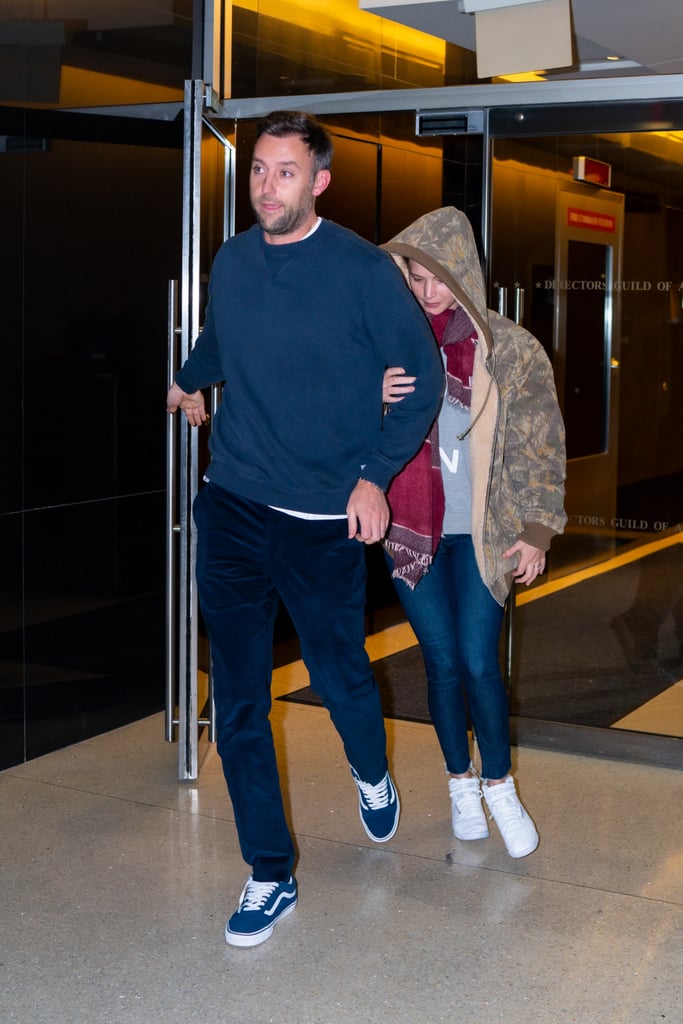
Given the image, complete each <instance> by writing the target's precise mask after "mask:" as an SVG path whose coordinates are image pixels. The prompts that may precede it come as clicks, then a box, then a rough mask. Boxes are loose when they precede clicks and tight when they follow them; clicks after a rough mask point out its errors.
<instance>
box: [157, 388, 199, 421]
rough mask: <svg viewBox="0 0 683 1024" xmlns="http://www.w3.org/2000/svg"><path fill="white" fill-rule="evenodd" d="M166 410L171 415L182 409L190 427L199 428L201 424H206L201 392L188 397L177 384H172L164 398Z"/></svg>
mask: <svg viewBox="0 0 683 1024" xmlns="http://www.w3.org/2000/svg"><path fill="white" fill-rule="evenodd" d="M166 409H167V411H168V412H171V413H173V412H175V411H176V410H177V409H182V411H183V412H184V413H185V419H186V420H187V422H188V423H189V424H190V426H193V427H201V425H202V423H206V407H205V405H204V395H203V394H202V393H201V391H195V392H194V393H193V394H191V395H188V394H186V393H185V392H184V391H183V389H182V388H180V387H178V385H177V384H172V385H171V387H170V388H169V392H168V395H167V397H166Z"/></svg>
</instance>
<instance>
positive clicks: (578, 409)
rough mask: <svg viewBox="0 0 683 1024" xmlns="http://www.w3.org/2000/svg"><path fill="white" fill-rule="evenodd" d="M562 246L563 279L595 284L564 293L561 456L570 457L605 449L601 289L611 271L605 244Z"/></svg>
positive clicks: (581, 243)
mask: <svg viewBox="0 0 683 1024" xmlns="http://www.w3.org/2000/svg"><path fill="white" fill-rule="evenodd" d="M568 248H569V253H568V259H567V269H568V279H569V281H572V282H573V281H584V282H587V283H590V284H593V285H595V287H593V288H590V287H589V288H586V289H579V290H576V291H575V290H573V289H572V290H571V291H569V292H568V301H567V337H568V338H570V339H571V344H569V345H568V346H567V354H566V361H565V366H566V369H565V392H564V421H565V426H566V430H567V458H568V459H574V458H578V457H580V456H582V455H596V454H598V453H599V452H604V451H606V449H607V394H608V392H607V389H608V385H609V382H608V380H607V379H606V373H607V370H606V358H605V347H606V346H605V341H606V339H605V288H606V287H607V286H608V284H609V286H611V280H610V278H611V274H610V273H609V266H608V261H609V253H610V251H609V249H608V247H607V246H604V245H595V244H593V243H592V242H578V241H570V242H569V244H568Z"/></svg>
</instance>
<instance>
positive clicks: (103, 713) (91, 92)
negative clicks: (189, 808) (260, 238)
mask: <svg viewBox="0 0 683 1024" xmlns="http://www.w3.org/2000/svg"><path fill="white" fill-rule="evenodd" d="M33 7H34V8H35V5H33ZM191 7H192V4H191V0H187V2H185V0H182V2H178V0H176V2H175V3H172V4H170V5H168V4H166V5H164V10H163V11H160V10H154V11H153V10H152V9H151V8H149V6H148V5H147V6H146V8H145V6H143V5H142V4H140V3H131V2H127V0H117V2H116V3H113V2H112V3H109V2H100V0H98V2H95V0H83V2H82V3H80V4H79V3H74V4H72V5H71V6H70V11H71V12H72V17H71V19H70V20H66V21H58V20H54V19H51V20H48V19H47V15H45V14H44V12H43V11H42V9H41V13H40V16H39V17H34V18H33V19H31V20H24V21H22V20H19V19H16V18H15V19H14V20H13V21H11V22H10V21H0V222H1V223H2V225H3V230H2V235H3V242H2V273H1V274H0V304H1V306H2V309H3V330H2V340H3V373H2V379H3V393H4V401H5V414H6V415H5V420H6V428H5V435H4V443H3V445H2V446H0V479H2V481H3V484H2V487H1V488H0V545H1V550H2V559H1V560H0V767H7V766H8V765H11V764H16V763H17V762H20V761H22V760H25V759H28V758H32V757H35V756H37V755H39V754H42V753H45V752H46V751H49V750H52V749H54V748H56V747H59V746H64V745H66V744H69V743H72V742H74V741H77V740H80V739H83V738H85V737H88V736H91V735H93V734H95V733H98V732H101V731H104V730H106V729H110V728H113V727H115V726H118V725H121V724H123V723H125V722H128V721H131V720H133V719H134V718H137V717H140V716H141V715H144V714H147V713H150V712H152V711H157V710H159V709H160V708H161V707H162V704H163V698H164V663H163V651H164V609H165V602H164V593H163V587H164V519H165V502H164V489H165V479H164V466H165V459H164V451H165V413H164V397H165V390H166V336H167V333H166V332H167V328H166V311H167V293H168V287H167V281H168V279H169V278H176V277H177V276H178V273H179V267H180V258H181V223H182V219H181V213H182V211H181V197H182V124H181V122H175V121H173V120H154V119H153V117H154V115H153V114H152V115H151V117H152V119H151V120H143V119H142V118H139V117H136V118H125V117H116V116H99V117H98V116H93V115H92V114H84V113H80V114H79V113H69V112H66V110H65V109H64V108H77V107H88V108H95V107H100V106H102V107H104V106H107V107H111V106H120V105H140V104H167V103H170V102H173V103H175V104H176V107H177V103H178V101H181V100H182V96H183V82H184V80H185V79H186V78H188V77H190V75H191V55H192V16H191ZM33 13H34V14H35V11H34V12H33ZM157 116H159V115H158V114H157Z"/></svg>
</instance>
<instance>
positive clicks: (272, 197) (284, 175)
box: [249, 135, 330, 244]
mask: <svg viewBox="0 0 683 1024" xmlns="http://www.w3.org/2000/svg"><path fill="white" fill-rule="evenodd" d="M313 163H314V160H313V154H312V153H310V152H309V149H308V147H307V145H306V144H305V142H304V141H303V140H302V139H301V138H300V137H299V136H298V135H290V136H287V137H286V138H283V139H278V138H276V137H275V136H273V135H262V136H261V138H260V139H258V140H257V142H256V145H255V147H254V155H253V157H252V162H251V176H250V179H249V196H250V199H251V205H252V208H253V210H254V214H255V215H256V220H257V221H258V223H259V225H260V227H261V228H262V230H263V232H264V234H265V236H266V240H267V241H268V242H271V243H273V244H278V243H283V242H296V241H297V240H298V239H300V238H303V237H304V235H306V234H307V233H308V232H309V231H310V229H311V228H312V227H313V224H314V223H315V218H316V213H315V200H316V196H319V195H320V193H321V192H324V190H325V189H326V188H327V186H328V184H329V181H330V172H329V171H318V173H317V174H314V173H313Z"/></svg>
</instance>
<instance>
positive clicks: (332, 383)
mask: <svg viewBox="0 0 683 1024" xmlns="http://www.w3.org/2000/svg"><path fill="white" fill-rule="evenodd" d="M331 158H332V144H331V140H330V138H329V136H328V134H327V132H326V131H325V129H324V128H323V127H322V126H321V125H320V124H318V122H317V121H316V120H315V119H314V118H312V117H310V116H309V115H307V114H303V113H299V112H282V111H281V112H277V113H274V114H271V115H270V116H269V117H267V118H265V119H264V120H263V121H261V122H259V124H258V126H257V138H256V143H255V147H254V153H253V160H252V165H251V174H250V198H251V204H252V207H253V210H254V214H255V216H256V220H257V222H258V223H257V225H254V226H253V227H252V228H251V229H249V230H248V231H245V232H243V233H241V234H239V235H237V236H236V237H235V238H232V239H230V240H229V241H228V242H226V243H225V244H224V245H223V246H222V247H221V249H220V250H219V252H218V254H217V256H216V259H215V262H214V266H213V270H212V274H211V281H210V284H209V305H208V308H207V315H206V323H205V326H204V330H203V331H202V334H201V335H200V337H199V339H198V340H197V343H196V345H195V347H194V349H193V350H192V352H191V354H190V357H189V359H188V360H187V362H186V363H185V365H184V366H183V367H182V369H181V370H180V372H179V373H178V374H177V376H176V382H175V383H174V385H173V386H172V387H171V389H170V391H169V394H168V410H169V412H175V411H176V409H178V408H180V409H181V410H182V411H183V412H184V414H185V416H186V417H187V419H188V421H189V423H191V424H193V425H199V424H201V423H202V422H204V420H205V418H206V414H205V411H204V400H203V397H202V394H201V390H200V389H201V388H204V387H206V386H207V385H209V384H212V383H214V382H217V381H225V387H224V391H223V398H222V402H221V405H220V408H219V410H218V414H217V416H216V419H215V423H214V426H213V430H212V434H211V441H210V450H211V457H212V461H211V465H210V467H209V469H208V471H207V474H206V478H205V479H206V480H207V483H206V485H205V486H204V487H203V488H202V489H201V490H200V492H199V494H198V496H197V499H196V502H195V508H194V515H195V521H196V523H197V528H198V544H197V581H198V589H199V598H200V603H201V607H202V613H203V616H204V620H205V623H206V626H207V630H208V633H209V639H210V642H211V653H212V659H213V680H214V698H215V704H216V714H217V744H218V751H219V754H220V756H221V760H222V763H223V770H224V773H225V778H226V782H227V785H228V789H229V792H230V796H231V799H232V803H233V808H234V812H235V822H236V825H237V832H238V836H239V841H240V849H241V851H242V855H243V857H244V859H245V861H246V862H247V864H249V865H250V866H251V875H250V877H249V879H248V881H247V884H246V886H245V888H244V891H243V893H242V896H241V898H240V901H239V906H238V909H237V911H236V912H235V913H234V914H233V915H232V917H231V918H230V920H229V921H228V923H227V926H226V933H225V934H226V940H227V942H228V943H229V944H231V945H236V946H253V945H257V944H258V943H260V942H263V941H264V940H265V939H267V938H268V937H269V936H270V935H271V934H272V931H273V927H274V925H275V923H276V922H277V921H278V920H280V919H282V918H283V917H285V916H286V915H287V914H289V913H291V911H292V910H293V909H294V907H295V905H296V899H297V886H296V881H295V879H294V876H293V875H292V868H293V862H294V848H293V844H292V839H291V836H290V834H289V830H288V827H287V823H286V821H285V815H284V810H283V804H282V796H281V791H280V782H279V777H278V770H277V763H276V755H275V750H274V745H273V738H272V733H271V728H270V722H269V719H268V715H269V712H270V707H271V692H270V686H271V671H272V634H273V624H274V619H275V615H276V612H277V606H278V596H279V597H281V598H282V600H283V602H284V604H285V605H286V607H287V610H288V612H289V614H290V616H291V619H292V621H293V623H294V625H295V627H296V630H297V633H298V636H299V640H300V643H301V651H302V657H303V659H304V662H305V664H306V667H307V669H308V672H309V675H310V680H311V685H312V686H313V687H314V689H315V690H316V692H317V693H318V694H319V695H320V697H321V698H322V700H323V703H324V704H325V706H326V707H327V709H328V710H329V712H330V715H331V717H332V720H333V722H334V725H335V727H336V728H337V731H338V732H339V734H340V737H341V740H342V743H343V745H344V750H345V753H346V756H347V758H348V760H349V764H350V766H351V771H352V775H353V778H354V780H355V782H356V785H357V787H358V794H359V808H360V816H361V821H362V824H363V826H364V828H365V831H366V832H367V834H368V836H369V837H370V838H371V839H373V840H375V841H376V842H385V841H387V840H388V839H390V838H391V837H392V836H393V834H394V832H395V831H396V827H397V825H398V816H399V799H398V795H397V793H396V790H395V788H394V784H393V782H392V779H391V775H390V773H389V770H388V764H387V755H386V735H385V731H384V720H383V717H382V709H381V705H380V702H379V696H378V691H377V686H376V683H375V680H374V677H373V675H372V671H371V668H370V664H369V660H368V658H367V655H366V652H365V648H364V642H365V636H364V607H365V582H366V575H365V573H366V569H365V557H364V551H363V547H362V544H372V543H375V542H377V541H379V540H380V539H381V538H382V537H383V535H384V533H385V531H386V529H387V526H388V522H389V511H388V506H387V502H386V498H385V494H384V492H385V489H386V488H387V487H388V485H389V482H390V481H391V479H392V477H393V476H394V475H395V474H396V473H397V472H398V471H399V470H400V469H401V467H402V466H403V465H404V464H405V462H407V461H408V459H410V458H411V457H412V455H413V454H414V452H415V451H416V450H417V448H418V447H419V445H420V443H421V441H422V439H423V438H424V436H425V434H426V433H427V431H428V429H429V426H430V424H431V422H432V420H433V418H434V415H435V413H436V410H437V407H438V404H439V399H440V396H441V391H442V383H443V373H442V369H441V363H440V359H439V356H438V352H437V350H436V346H435V343H434V340H433V338H432V336H431V332H430V331H429V327H428V325H427V323H426V321H425V318H424V316H423V314H422V312H421V310H420V309H419V307H418V306H417V304H416V303H415V301H414V299H413V298H412V297H411V296H410V294H409V292H408V291H407V289H406V288H405V285H404V283H403V280H402V278H401V275H400V273H399V272H398V271H397V269H396V268H395V267H394V266H393V264H392V261H391V260H390V258H389V257H388V256H387V255H386V254H385V253H382V252H381V251H380V250H379V249H378V248H376V247H375V246H372V245H370V244H369V243H368V242H365V241H364V240H363V239H361V238H359V237H358V236H357V235H355V234H353V233H352V232H350V231H348V230H346V229H345V228H341V227H339V226H338V225H336V224H334V223H332V222H331V221H326V220H321V219H320V218H319V217H318V216H317V214H316V211H315V201H316V198H317V196H319V195H320V194H321V193H322V192H324V190H325V189H326V188H327V186H328V185H329V182H330V170H329V168H330V163H331ZM398 364H400V365H401V366H404V367H406V369H408V367H410V373H411V374H412V375H414V376H415V377H416V378H417V382H416V389H415V392H414V394H412V395H411V396H410V397H409V398H407V399H406V400H405V402H402V403H401V405H400V408H399V409H398V410H397V413H398V414H397V416H396V419H395V420H394V417H393V416H392V417H389V419H390V420H391V422H388V421H387V423H385V424H383V423H382V417H381V408H382V377H383V373H384V369H385V367H387V366H389V365H398ZM357 542H361V543H357Z"/></svg>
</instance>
